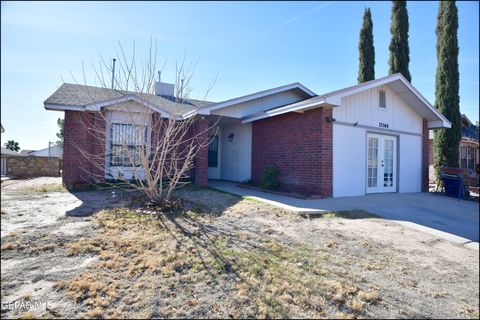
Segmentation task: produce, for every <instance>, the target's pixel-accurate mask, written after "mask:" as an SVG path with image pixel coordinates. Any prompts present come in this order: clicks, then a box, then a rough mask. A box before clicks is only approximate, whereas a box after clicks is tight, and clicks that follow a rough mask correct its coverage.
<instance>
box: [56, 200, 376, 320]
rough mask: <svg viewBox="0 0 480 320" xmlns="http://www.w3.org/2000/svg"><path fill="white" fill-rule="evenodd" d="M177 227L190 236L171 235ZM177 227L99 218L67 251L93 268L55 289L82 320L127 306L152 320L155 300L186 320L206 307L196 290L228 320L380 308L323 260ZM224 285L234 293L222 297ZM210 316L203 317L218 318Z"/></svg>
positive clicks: (113, 213)
mask: <svg viewBox="0 0 480 320" xmlns="http://www.w3.org/2000/svg"><path fill="white" fill-rule="evenodd" d="M177 218H178V217H177ZM181 219H186V220H185V221H187V222H188V224H189V225H190V226H191V227H192V228H191V229H188V230H187V229H182V228H181V227H178V226H177V227H175V225H176V224H177V222H178V221H180V220H181ZM181 219H180V218H178V220H172V221H170V220H158V219H157V218H155V217H152V216H149V215H138V214H136V213H135V212H133V211H131V210H128V209H112V210H105V211H102V212H100V213H98V214H97V216H96V219H95V220H96V222H97V224H98V225H99V226H100V227H101V231H100V234H99V235H98V236H97V237H94V238H91V239H85V240H81V241H78V242H71V243H67V244H66V245H65V248H66V249H67V253H68V255H79V254H89V255H91V254H94V255H97V256H98V258H99V261H98V262H96V263H94V265H92V266H91V268H90V270H89V271H88V272H85V273H83V274H81V275H79V276H78V277H75V278H73V279H70V280H67V281H63V282H59V283H57V284H56V285H55V289H56V290H58V291H65V292H66V295H67V297H69V298H70V299H72V300H73V301H75V302H76V303H79V304H82V305H84V306H86V307H88V308H87V309H86V310H85V312H84V313H83V314H82V316H84V317H104V318H113V317H117V316H119V315H121V314H123V313H124V312H125V310H122V307H120V308H119V307H115V306H125V305H129V306H131V308H133V309H135V310H142V312H143V313H142V314H143V315H146V316H147V317H149V316H151V312H153V311H152V310H151V308H152V306H151V305H149V304H148V301H150V300H151V299H153V297H154V295H155V292H161V295H162V296H165V297H167V298H168V297H170V299H172V301H176V300H175V299H179V298H178V297H179V296H182V303H181V304H180V305H179V306H177V307H175V308H166V307H165V309H162V313H161V315H162V316H165V317H182V316H185V315H187V314H188V309H189V308H193V309H196V308H201V307H202V305H203V307H205V301H203V302H201V301H199V300H198V297H201V296H202V294H203V291H204V290H201V292H198V293H196V294H194V293H192V292H190V291H191V290H194V289H193V288H194V287H195V286H199V287H202V286H205V287H210V288H211V290H218V291H221V292H222V296H223V297H224V298H223V299H224V300H225V301H224V302H223V303H225V304H226V306H228V307H227V308H228V310H229V314H230V315H231V316H233V317H261V318H285V317H289V318H292V317H315V318H317V317H326V316H329V315H332V313H331V312H332V310H335V311H339V310H343V312H347V313H350V314H354V315H361V314H362V312H363V307H364V305H365V303H366V302H369V303H374V302H375V301H377V300H378V293H377V296H374V295H373V294H371V293H367V292H365V291H362V290H361V289H360V288H358V287H356V286H354V285H351V284H349V283H348V282H346V281H344V280H341V279H338V278H337V277H336V276H335V275H334V274H331V273H330V271H329V268H328V265H329V261H328V259H329V258H328V256H327V254H326V253H322V252H319V251H316V250H313V249H311V248H309V247H306V246H304V245H300V244H298V245H294V246H291V245H287V244H283V243H280V242H278V241H275V240H272V239H265V238H256V239H252V238H251V236H250V235H249V234H236V235H235V236H234V237H232V236H228V235H225V234H223V233H215V232H213V233H210V234H208V235H207V236H205V234H204V233H203V232H204V230H202V225H201V224H198V223H197V220H198V219H199V215H198V213H196V212H187V213H186V214H184V215H182V216H181ZM327 246H328V245H327ZM224 281H227V283H229V285H228V287H231V288H232V289H230V290H227V291H225V292H223V291H224V288H223V287H222V285H221V284H220V283H223V282H224ZM224 285H226V284H224ZM186 287H190V288H188V289H186ZM179 288H180V289H179ZM195 297H197V298H195ZM145 312H146V313H145ZM149 312H150V313H149ZM212 312H213V313H212V314H209V316H213V317H219V316H222V315H223V314H222V313H215V312H214V311H212ZM128 315H129V316H140V313H129V314H128Z"/></svg>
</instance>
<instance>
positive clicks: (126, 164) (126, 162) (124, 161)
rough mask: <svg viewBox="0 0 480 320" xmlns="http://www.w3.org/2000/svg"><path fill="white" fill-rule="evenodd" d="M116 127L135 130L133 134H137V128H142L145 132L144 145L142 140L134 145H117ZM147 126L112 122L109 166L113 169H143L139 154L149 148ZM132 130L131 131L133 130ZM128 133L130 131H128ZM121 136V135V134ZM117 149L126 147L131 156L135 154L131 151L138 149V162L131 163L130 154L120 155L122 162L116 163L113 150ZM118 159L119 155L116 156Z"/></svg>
mask: <svg viewBox="0 0 480 320" xmlns="http://www.w3.org/2000/svg"><path fill="white" fill-rule="evenodd" d="M116 126H121V127H124V126H125V127H126V128H132V129H133V132H135V128H136V127H140V128H141V130H143V135H144V141H143V144H142V143H141V142H142V141H141V139H138V140H140V141H138V142H137V143H132V144H126V143H115V141H114V128H115V127H116ZM147 127H148V126H147V125H143V124H132V123H123V122H112V123H111V124H110V146H109V147H110V150H109V151H110V153H109V155H108V158H109V159H108V163H109V166H110V167H112V168H138V167H141V162H140V155H139V153H140V152H144V151H145V150H146V146H147V143H148V142H147V138H148V135H147V134H148V131H147ZM132 129H130V130H132ZM126 130H127V131H128V130H129V129H126ZM120 134H121V133H120ZM116 147H120V148H122V147H126V148H127V150H129V151H128V153H130V154H134V155H135V153H134V152H135V151H130V150H135V149H137V151H136V152H138V159H135V160H136V161H138V162H135V163H133V164H132V162H131V161H130V159H129V154H124V153H122V154H120V157H121V158H122V160H121V161H114V153H113V149H114V148H116ZM116 156H117V157H118V155H116Z"/></svg>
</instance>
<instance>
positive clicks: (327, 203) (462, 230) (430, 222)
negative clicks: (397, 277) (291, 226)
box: [209, 180, 479, 250]
mask: <svg viewBox="0 0 480 320" xmlns="http://www.w3.org/2000/svg"><path fill="white" fill-rule="evenodd" d="M209 186H210V187H212V188H215V189H218V190H221V191H226V192H230V193H233V194H236V195H239V196H242V197H252V198H255V199H257V200H260V201H263V202H266V203H269V204H271V205H274V206H278V207H281V208H284V209H287V210H291V211H295V212H298V213H319V212H325V211H342V210H353V209H360V210H365V211H368V212H371V213H374V214H376V215H379V216H381V217H383V218H386V219H390V220H394V221H396V222H399V223H401V224H403V225H406V226H408V227H411V228H415V229H419V230H421V231H424V232H427V233H430V234H434V235H436V236H439V237H441V238H444V239H447V240H450V241H454V242H457V243H464V244H467V245H468V246H469V247H472V248H476V249H477V250H478V240H479V204H478V202H474V201H466V200H457V199H455V198H450V197H446V196H442V195H438V194H433V193H382V194H368V195H365V196H359V197H345V198H328V199H313V200H304V199H297V198H293V197H288V196H282V195H276V194H271V193H266V192H262V191H256V190H250V189H244V188H239V187H237V185H236V184H235V183H233V182H226V181H217V180H212V181H209ZM472 241H474V242H476V243H472Z"/></svg>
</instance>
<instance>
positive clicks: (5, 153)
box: [0, 147, 23, 177]
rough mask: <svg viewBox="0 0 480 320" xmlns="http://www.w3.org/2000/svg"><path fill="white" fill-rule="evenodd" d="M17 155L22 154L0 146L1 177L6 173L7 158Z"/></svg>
mask: <svg viewBox="0 0 480 320" xmlns="http://www.w3.org/2000/svg"><path fill="white" fill-rule="evenodd" d="M17 156H23V155H22V154H20V153H18V152H16V151H13V150H10V149H7V148H4V147H1V154H0V159H1V162H0V175H1V176H2V177H4V176H6V175H8V158H10V157H17Z"/></svg>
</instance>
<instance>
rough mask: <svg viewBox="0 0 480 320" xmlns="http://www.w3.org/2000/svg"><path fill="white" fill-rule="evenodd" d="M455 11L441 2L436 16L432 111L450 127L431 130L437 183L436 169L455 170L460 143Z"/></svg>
mask: <svg viewBox="0 0 480 320" xmlns="http://www.w3.org/2000/svg"><path fill="white" fill-rule="evenodd" d="M457 30H458V11H457V6H456V5H455V1H441V2H440V4H439V7H438V16H437V28H436V34H437V73H436V78H435V107H436V108H437V109H438V111H440V112H441V113H442V114H443V115H444V116H445V117H446V118H447V119H448V120H449V121H450V122H451V123H452V127H451V128H450V129H437V130H435V138H434V142H433V146H434V166H435V173H436V175H437V182H439V174H438V173H439V169H440V167H441V166H442V165H444V164H447V165H448V166H449V167H458V147H459V144H460V139H461V115H460V97H459V94H458V92H459V72H458V40H457Z"/></svg>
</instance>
